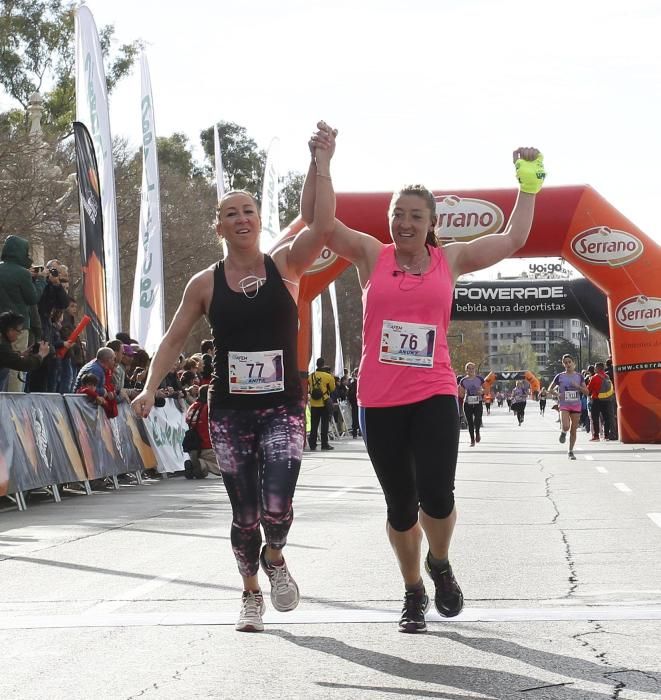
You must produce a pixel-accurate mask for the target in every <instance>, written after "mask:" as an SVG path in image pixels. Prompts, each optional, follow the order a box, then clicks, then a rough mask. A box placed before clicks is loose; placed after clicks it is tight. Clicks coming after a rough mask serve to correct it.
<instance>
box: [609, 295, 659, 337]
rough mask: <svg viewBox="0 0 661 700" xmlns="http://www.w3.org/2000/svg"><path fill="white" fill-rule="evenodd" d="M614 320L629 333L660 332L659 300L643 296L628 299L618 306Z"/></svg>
mask: <svg viewBox="0 0 661 700" xmlns="http://www.w3.org/2000/svg"><path fill="white" fill-rule="evenodd" d="M615 319H616V321H617V323H618V325H620V326H621V327H622V328H626V329H627V330H630V331H658V330H661V299H660V298H659V297H646V296H645V295H643V294H641V295H639V296H636V297H629V298H628V299H625V300H624V301H622V302H620V303H619V304H618V307H617V309H616V310H615Z"/></svg>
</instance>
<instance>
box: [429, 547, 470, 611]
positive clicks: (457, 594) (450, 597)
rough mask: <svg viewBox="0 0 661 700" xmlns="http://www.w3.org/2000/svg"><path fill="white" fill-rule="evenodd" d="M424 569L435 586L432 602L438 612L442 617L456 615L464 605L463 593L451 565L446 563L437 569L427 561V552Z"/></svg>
mask: <svg viewBox="0 0 661 700" xmlns="http://www.w3.org/2000/svg"><path fill="white" fill-rule="evenodd" d="M425 570H426V572H427V573H428V574H429V575H430V576H431V579H432V581H433V582H434V585H435V586H436V593H435V595H434V604H435V605H436V610H438V614H439V615H442V616H443V617H454V616H455V615H458V614H459V613H460V612H461V610H462V608H463V607H464V594H463V593H462V592H461V588H459V584H458V583H457V579H455V577H454V574H453V573H452V567H451V566H450V565H449V564H448V565H447V568H445V569H443V570H442V571H441V570H440V569H437V568H436V567H434V566H432V564H431V563H430V562H429V553H427V557H426V558H425Z"/></svg>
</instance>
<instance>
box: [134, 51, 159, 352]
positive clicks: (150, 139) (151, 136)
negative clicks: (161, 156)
mask: <svg viewBox="0 0 661 700" xmlns="http://www.w3.org/2000/svg"><path fill="white" fill-rule="evenodd" d="M140 71H141V81H140V82H141V86H142V98H141V100H140V107H141V109H140V111H141V114H142V191H141V196H140V222H139V233H138V256H137V259H136V261H135V277H134V278H133V299H132V301H131V337H133V338H135V339H136V340H137V341H138V343H140V345H141V346H142V347H143V348H144V349H145V350H146V351H147V352H148V353H149V354H150V355H151V354H152V353H154V352H156V348H158V345H159V343H160V342H161V339H162V338H163V335H164V334H165V310H164V304H163V297H164V294H163V244H162V236H161V197H160V186H159V181H158V151H157V148H156V127H155V125H154V101H153V98H152V90H151V78H150V76H149V65H148V63H147V56H146V55H145V54H144V53H143V54H142V55H141V57H140Z"/></svg>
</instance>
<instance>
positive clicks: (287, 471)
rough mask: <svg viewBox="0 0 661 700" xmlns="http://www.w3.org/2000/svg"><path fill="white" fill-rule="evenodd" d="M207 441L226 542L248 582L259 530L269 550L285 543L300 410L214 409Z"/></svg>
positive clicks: (297, 463) (300, 437)
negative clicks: (224, 506)
mask: <svg viewBox="0 0 661 700" xmlns="http://www.w3.org/2000/svg"><path fill="white" fill-rule="evenodd" d="M209 435H210V436H211V444H212V445H213V449H214V451H215V453H216V459H217V461H218V467H219V468H220V472H221V474H222V476H223V481H224V483H225V488H226V490H227V495H228V496H229V499H230V503H231V504H232V513H233V519H232V530H231V541H232V549H233V551H234V556H235V557H236V561H237V564H238V566H239V572H240V573H241V575H242V576H245V577H248V576H254V575H255V574H256V573H257V570H258V569H259V552H260V547H261V545H262V533H261V529H260V525H261V527H262V528H263V529H264V539H265V540H266V543H267V544H268V545H269V547H273V548H274V549H282V547H284V546H285V544H286V543H287V534H288V532H289V528H290V527H291V524H292V521H293V519H294V511H293V508H292V499H293V497H294V490H295V488H296V481H297V480H298V473H299V471H300V468H301V459H302V456H303V443H304V440H305V413H304V408H303V406H302V405H298V404H295V405H293V406H292V405H288V406H278V407H276V408H265V409H260V410H245V409H214V410H213V412H212V414H211V415H210V416H209Z"/></svg>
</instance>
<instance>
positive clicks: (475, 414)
mask: <svg viewBox="0 0 661 700" xmlns="http://www.w3.org/2000/svg"><path fill="white" fill-rule="evenodd" d="M482 410H483V409H482V403H481V402H480V403H473V404H470V403H464V415H465V416H466V424H467V425H468V434H469V435H470V436H471V442H475V433H476V432H478V433H479V432H480V429H481V428H482Z"/></svg>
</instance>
